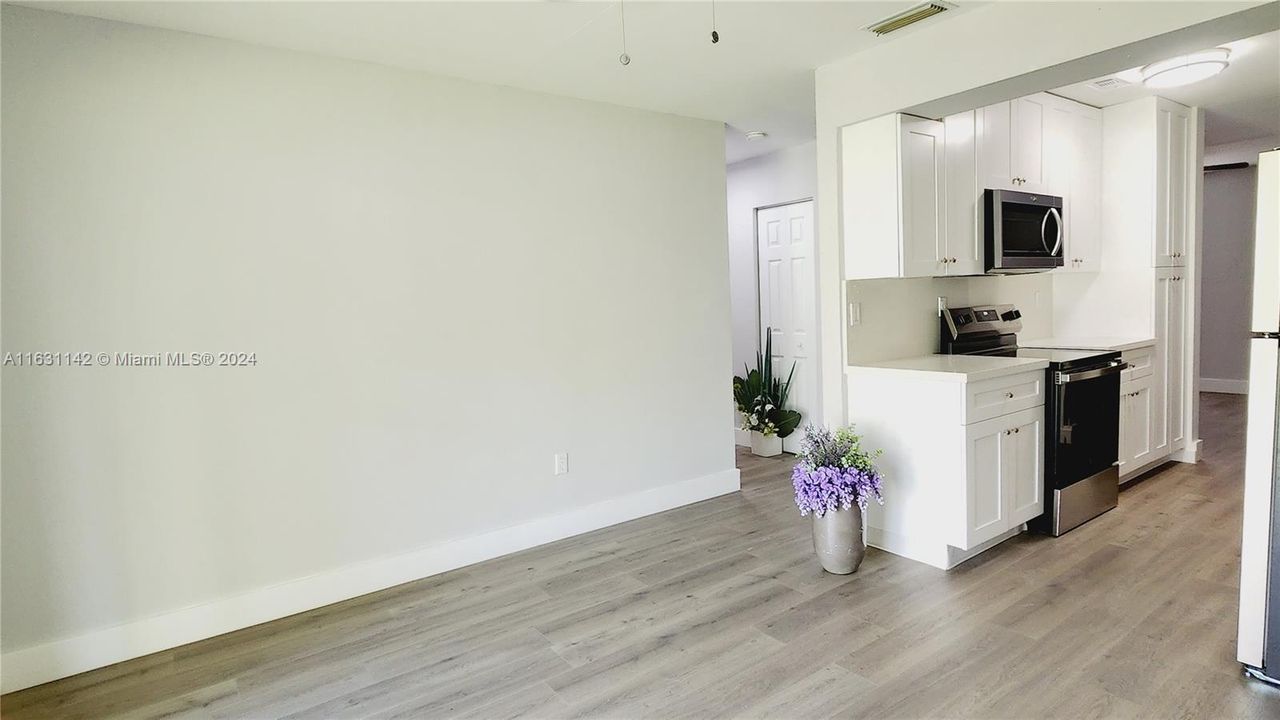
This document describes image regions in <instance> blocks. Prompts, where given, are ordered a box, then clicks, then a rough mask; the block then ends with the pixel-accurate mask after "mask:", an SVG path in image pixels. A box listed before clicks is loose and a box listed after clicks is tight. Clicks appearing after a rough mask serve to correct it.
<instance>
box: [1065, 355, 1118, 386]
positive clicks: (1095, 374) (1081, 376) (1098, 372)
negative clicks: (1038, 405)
mask: <svg viewBox="0 0 1280 720" xmlns="http://www.w3.org/2000/svg"><path fill="white" fill-rule="evenodd" d="M1127 367H1129V363H1127V362H1124V361H1121V360H1117V361H1115V362H1113V363H1111V364H1110V365H1107V366H1106V367H1100V368H1095V369H1093V370H1083V371H1081V372H1077V373H1064V372H1060V373H1057V374H1056V377H1054V380H1053V381H1054V383H1055V384H1057V385H1066V384H1067V383H1073V382H1080V381H1081V380H1093V379H1095V378H1100V377H1105V376H1107V375H1115V374H1116V373H1118V372H1121V371H1122V370H1124V369H1125V368H1127Z"/></svg>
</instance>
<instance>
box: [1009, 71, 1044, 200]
mask: <svg viewBox="0 0 1280 720" xmlns="http://www.w3.org/2000/svg"><path fill="white" fill-rule="evenodd" d="M1050 104H1051V96H1049V95H1045V94H1043V93H1038V94H1036V95H1031V96H1029V97H1024V98H1018V99H1017V100H1014V101H1012V106H1013V111H1012V113H1011V116H1012V117H1011V119H1012V129H1013V144H1012V146H1011V147H1010V154H1011V156H1012V158H1013V174H1014V178H1015V179H1016V181H1017V183H1018V188H1019V189H1021V190H1023V191H1026V192H1049V187H1048V185H1047V183H1046V178H1045V162H1044V156H1045V123H1046V122H1048V119H1049V106H1050Z"/></svg>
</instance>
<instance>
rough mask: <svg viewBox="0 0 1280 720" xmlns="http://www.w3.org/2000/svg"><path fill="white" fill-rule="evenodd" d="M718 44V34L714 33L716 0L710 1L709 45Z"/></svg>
mask: <svg viewBox="0 0 1280 720" xmlns="http://www.w3.org/2000/svg"><path fill="white" fill-rule="evenodd" d="M718 42H720V33H718V32H716V0H711V44H712V45H715V44H716V43H718Z"/></svg>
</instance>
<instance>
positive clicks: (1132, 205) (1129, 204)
mask: <svg viewBox="0 0 1280 720" xmlns="http://www.w3.org/2000/svg"><path fill="white" fill-rule="evenodd" d="M1199 125H1200V120H1199V116H1198V113H1197V112H1196V111H1195V110H1194V109H1192V108H1188V107H1185V106H1183V105H1179V104H1178V103H1175V102H1172V101H1169V100H1166V99H1164V98H1157V97H1148V98H1142V99H1139V100H1134V101H1132V102H1128V103H1123V104H1120V105H1113V106H1110V107H1107V108H1105V109H1104V110H1103V181H1102V187H1103V192H1102V213H1101V214H1102V226H1103V247H1104V253H1103V255H1104V262H1103V267H1102V270H1101V273H1100V276H1099V284H1098V285H1097V286H1095V288H1094V289H1095V290H1104V289H1105V290H1104V291H1103V292H1096V293H1094V296H1093V298H1089V297H1086V296H1084V295H1081V296H1080V297H1078V298H1077V297H1073V296H1072V295H1071V293H1070V292H1069V291H1068V292H1064V293H1062V295H1061V297H1059V294H1058V293H1057V289H1058V288H1057V285H1055V302H1059V303H1063V304H1064V307H1063V309H1064V310H1065V309H1067V308H1070V309H1071V310H1072V311H1073V312H1074V313H1075V314H1076V315H1077V316H1078V315H1080V313H1081V312H1082V308H1081V306H1075V307H1072V305H1073V303H1075V302H1076V301H1077V300H1079V301H1080V302H1081V303H1082V304H1083V305H1086V306H1087V305H1088V303H1089V302H1091V301H1092V302H1097V300H1096V298H1097V297H1099V296H1102V297H1105V298H1106V301H1107V303H1108V305H1107V306H1106V307H1102V306H1096V307H1092V306H1090V307H1087V309H1086V310H1084V311H1085V312H1088V313H1093V314H1095V315H1097V314H1099V313H1105V315H1103V317H1107V318H1108V321H1109V322H1110V323H1111V326H1112V329H1114V330H1115V331H1116V334H1146V335H1149V336H1152V337H1154V338H1155V340H1156V343H1155V347H1154V352H1153V355H1152V357H1151V370H1150V380H1149V383H1150V384H1149V389H1147V388H1148V386H1147V385H1146V384H1145V383H1144V384H1143V385H1141V386H1137V385H1135V386H1134V388H1133V390H1131V391H1130V395H1131V396H1132V397H1131V398H1130V400H1129V405H1130V406H1131V407H1129V412H1128V413H1127V415H1128V417H1127V418H1126V420H1127V421H1128V422H1129V423H1130V426H1129V427H1128V429H1127V433H1128V434H1129V435H1130V436H1129V437H1125V438H1122V439H1121V440H1122V447H1126V446H1127V447H1131V448H1141V449H1142V452H1139V453H1135V457H1134V458H1131V460H1133V461H1131V462H1124V463H1123V465H1122V468H1121V479H1122V480H1124V479H1126V478H1129V477H1132V476H1134V475H1135V474H1137V473H1140V472H1142V471H1144V470H1146V469H1149V468H1151V467H1153V466H1154V465H1156V464H1159V463H1161V462H1163V461H1165V460H1167V459H1169V458H1170V456H1173V457H1174V459H1193V458H1194V455H1195V451H1196V447H1195V442H1196V440H1195V438H1194V431H1195V429H1196V428H1195V426H1196V423H1195V420H1194V418H1195V415H1196V403H1197V398H1196V397H1195V395H1194V392H1195V390H1196V388H1197V387H1198V382H1197V381H1196V374H1197V373H1198V368H1197V367H1196V351H1195V347H1194V345H1195V334H1194V318H1193V314H1192V309H1193V308H1194V307H1195V303H1196V302H1197V298H1196V283H1195V278H1196V276H1197V272H1198V269H1197V267H1196V262H1195V257H1194V248H1195V247H1196V237H1197V234H1198V231H1197V225H1198V222H1199V219H1198V213H1199V203H1198V201H1199V197H1200V193H1201V186H1202V180H1201V164H1202V158H1203V146H1202V143H1201V141H1200V139H1199V138H1200V134H1201V133H1200V127H1199ZM1067 289H1068V290H1069V288H1067ZM1055 320H1056V318H1055ZM1121 394H1122V396H1123V395H1124V394H1125V393H1124V392H1123V391H1122V393H1121ZM1124 400H1125V398H1124V397H1122V407H1123V406H1124ZM1138 419H1145V422H1146V427H1145V428H1142V429H1137V428H1135V427H1133V425H1132V423H1133V422H1135V421H1137V420H1138ZM1135 432H1144V433H1145V435H1146V437H1145V438H1137V437H1133V436H1132V435H1133V434H1134V433H1135ZM1144 440H1145V442H1144ZM1184 450H1185V451H1186V452H1182V451H1184ZM1180 453H1181V454H1180ZM1123 460H1124V458H1122V462H1123Z"/></svg>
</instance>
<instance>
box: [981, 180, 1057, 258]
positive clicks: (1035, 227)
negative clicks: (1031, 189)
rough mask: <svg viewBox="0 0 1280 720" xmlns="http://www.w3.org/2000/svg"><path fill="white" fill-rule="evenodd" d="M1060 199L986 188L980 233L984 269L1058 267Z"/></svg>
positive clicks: (1052, 196) (1054, 196) (1053, 196)
mask: <svg viewBox="0 0 1280 720" xmlns="http://www.w3.org/2000/svg"><path fill="white" fill-rule="evenodd" d="M1065 232H1066V228H1065V227H1064V223H1063V221H1062V198H1060V197H1058V196H1056V195H1038V194H1036V193H1025V192H1017V191H1015V190H990V189H988V190H986V191H984V192H983V233H984V235H985V238H984V240H985V245H986V256H987V257H986V268H987V272H989V273H993V274H1007V273H1028V272H1043V271H1045V270H1052V269H1053V268H1056V267H1062V239H1063V235H1064V233H1065Z"/></svg>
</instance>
